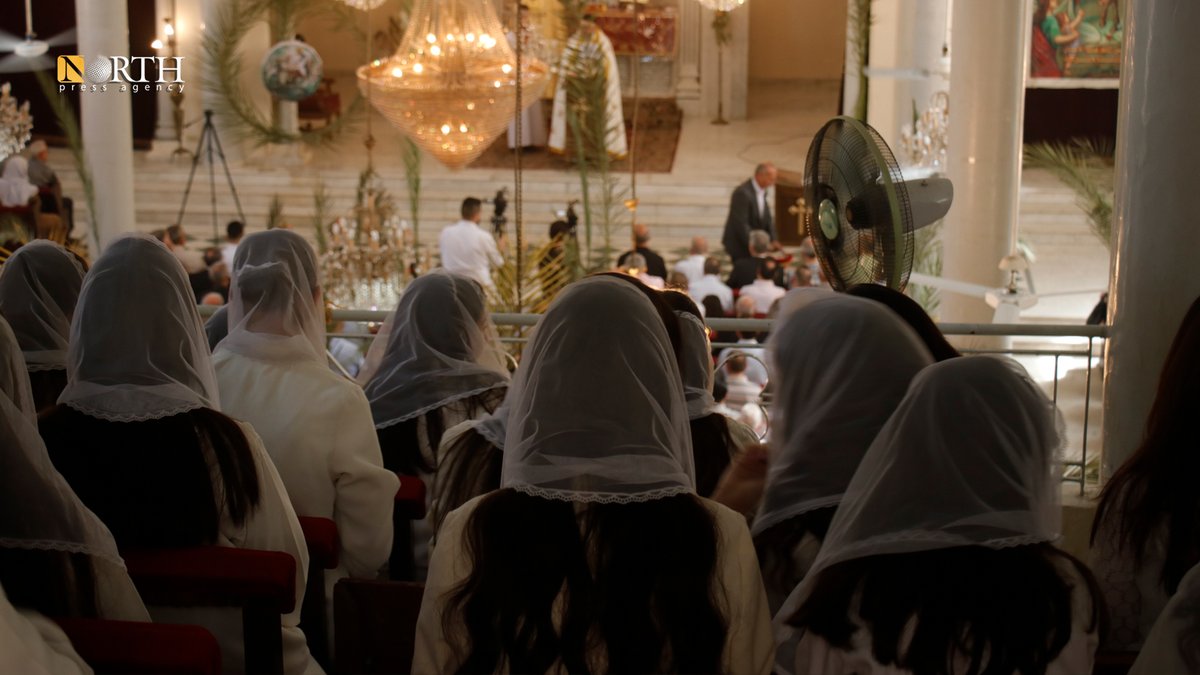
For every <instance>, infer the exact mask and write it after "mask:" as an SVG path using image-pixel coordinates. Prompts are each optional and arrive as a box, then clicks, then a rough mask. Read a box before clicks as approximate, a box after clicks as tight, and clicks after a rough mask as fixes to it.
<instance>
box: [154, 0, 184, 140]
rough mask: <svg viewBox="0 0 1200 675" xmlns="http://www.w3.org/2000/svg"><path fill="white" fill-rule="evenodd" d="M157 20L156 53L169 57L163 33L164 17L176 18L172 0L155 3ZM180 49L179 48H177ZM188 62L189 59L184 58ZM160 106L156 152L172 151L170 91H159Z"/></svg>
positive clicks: (173, 126) (169, 52)
mask: <svg viewBox="0 0 1200 675" xmlns="http://www.w3.org/2000/svg"><path fill="white" fill-rule="evenodd" d="M154 12H155V21H154V28H155V33H154V37H155V38H157V39H159V40H162V43H163V46H162V49H159V50H158V51H157V52H156V54H157V55H158V56H163V57H167V56H170V55H171V48H170V47H168V46H167V37H166V35H164V34H163V19H167V18H169V19H171V20H172V21H175V20H176V18H175V17H173V16H171V0H158V2H155V3H154ZM176 49H177V50H178V48H176ZM184 63H187V59H184ZM184 77H185V78H186V77H187V67H186V66H185V67H184ZM155 104H156V105H157V106H158V119H157V120H156V121H155V123H154V146H153V147H154V152H155V153H161V152H162V151H163V150H166V151H168V152H169V151H170V149H171V148H174V147H175V118H174V115H173V114H172V109H173V108H172V106H171V95H170V94H169V93H168V92H165V91H160V92H158V98H157V100H156V102H155Z"/></svg>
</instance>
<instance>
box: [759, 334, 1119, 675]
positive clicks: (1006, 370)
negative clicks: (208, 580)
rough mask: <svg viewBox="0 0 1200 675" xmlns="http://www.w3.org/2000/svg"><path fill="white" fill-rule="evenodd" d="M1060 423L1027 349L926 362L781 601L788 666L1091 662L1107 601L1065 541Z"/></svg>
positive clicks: (797, 669)
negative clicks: (1027, 364)
mask: <svg viewBox="0 0 1200 675" xmlns="http://www.w3.org/2000/svg"><path fill="white" fill-rule="evenodd" d="M1060 426H1061V420H1060V418H1059V417H1058V415H1057V412H1056V411H1055V410H1054V407H1053V404H1052V403H1051V402H1050V401H1049V400H1048V399H1047V398H1046V396H1045V395H1044V394H1042V392H1041V390H1040V389H1039V388H1038V386H1037V385H1036V384H1035V383H1034V382H1033V381H1032V380H1031V379H1030V378H1029V376H1028V375H1027V374H1025V372H1024V370H1023V369H1022V368H1021V367H1020V366H1019V365H1017V364H1016V363H1015V362H1012V361H1009V360H1006V359H999V358H993V357H988V356H974V357H966V358H960V359H951V360H948V361H943V362H941V363H938V364H935V365H932V366H930V367H928V368H926V369H925V370H924V371H922V372H921V373H920V374H919V375H917V377H916V379H915V380H913V383H912V387H911V388H910V389H909V390H908V394H907V395H906V396H905V397H904V400H903V401H902V402H901V403H900V406H899V407H898V408H897V409H896V412H895V414H893V415H892V417H891V419H889V420H888V422H887V424H886V425H885V426H884V427H883V429H882V430H880V432H879V435H878V436H877V437H876V438H875V441H874V442H873V443H872V444H871V448H870V450H868V451H867V453H866V455H865V456H864V457H863V458H862V462H861V463H860V464H859V466H858V470H857V472H855V474H854V478H853V480H851V481H850V484H849V486H847V487H846V490H845V495H844V496H843V497H842V501H841V505H840V506H839V507H838V510H837V514H836V515H835V516H834V517H833V521H832V523H831V524H830V526H829V532H828V534H827V536H826V537H825V542H824V544H823V545H822V547H821V553H820V555H819V556H818V557H817V560H816V562H815V563H814V564H813V567H812V569H811V570H810V571H809V573H808V575H807V576H806V577H805V578H804V581H803V582H802V583H801V584H800V585H799V586H798V587H797V588H796V590H795V591H794V592H793V593H792V594H791V596H789V598H788V600H787V602H786V603H784V606H783V608H782V609H781V610H780V611H779V614H778V615H777V616H776V623H777V624H779V625H780V626H781V628H785V629H791V630H790V632H789V631H788V630H783V631H781V637H782V638H785V639H783V640H782V641H781V645H780V649H779V651H778V653H777V657H776V662H777V671H779V672H787V673H794V674H796V675H799V674H800V673H822V674H825V675H838V674H840V673H847V674H848V673H909V672H911V673H979V674H980V675H993V674H994V675H1000V674H1004V675H1008V674H1010V673H1024V674H1027V675H1030V674H1034V673H1063V674H1066V673H1090V672H1091V671H1092V657H1093V654H1094V652H1095V649H1096V644H1097V641H1098V634H1099V632H1100V624H1101V623H1102V617H1103V604H1102V600H1101V599H1100V595H1099V590H1098V589H1097V588H1096V584H1095V581H1094V579H1092V576H1091V573H1090V572H1089V571H1088V569H1087V568H1086V567H1085V566H1084V565H1083V563H1081V562H1080V561H1078V560H1076V559H1075V558H1073V557H1071V555H1070V554H1068V553H1065V552H1063V551H1061V550H1059V549H1057V548H1055V546H1054V544H1053V542H1054V541H1055V540H1056V539H1057V538H1058V536H1059V530H1060V521H1061V518H1062V513H1061V505H1060V491H1061V489H1062V488H1061V482H1060V480H1061V464H1059V458H1058V456H1057V453H1058V450H1059V448H1060V447H1061V435H1060V432H1059V428H1060ZM793 647H794V650H793Z"/></svg>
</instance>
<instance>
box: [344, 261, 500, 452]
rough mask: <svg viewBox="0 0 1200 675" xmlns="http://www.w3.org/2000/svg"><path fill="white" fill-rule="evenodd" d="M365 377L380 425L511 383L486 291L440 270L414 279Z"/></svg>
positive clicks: (377, 340)
mask: <svg viewBox="0 0 1200 675" xmlns="http://www.w3.org/2000/svg"><path fill="white" fill-rule="evenodd" d="M358 381H359V382H360V383H365V387H364V389H365V390H366V393H367V398H368V399H369V400H370V401H371V414H372V416H373V417H374V419H375V426H376V428H379V429H383V428H385V427H389V426H392V425H394V424H399V423H401V422H404V421H405V420H409V419H412V418H414V417H416V416H418V415H421V414H424V413H426V412H428V411H430V410H435V409H437V408H440V407H441V406H443V405H446V404H447V403H451V402H453V401H458V400H460V399H464V398H468V397H470V396H474V395H476V394H479V393H482V392H485V391H489V390H492V389H497V388H500V387H504V386H507V385H508V370H507V368H506V367H505V362H504V352H503V350H502V349H501V347H500V341H499V338H498V336H497V334H496V326H495V325H494V324H493V323H492V320H491V316H490V315H489V314H488V311H487V301H486V299H485V298H484V295H483V288H482V287H480V285H479V284H478V283H477V282H475V281H473V280H471V279H469V278H467V277H464V276H462V275H459V274H453V273H451V272H446V271H445V270H440V269H439V270H434V271H432V272H428V273H426V274H423V275H421V276H420V277H418V278H417V279H414V280H413V282H412V283H411V284H409V285H408V288H406V289H404V294H403V295H402V296H400V302H399V304H397V305H396V310H395V311H394V312H392V314H391V316H389V317H388V319H387V321H386V322H385V323H384V325H383V329H382V330H380V331H379V335H377V336H376V337H375V342H373V343H372V344H371V348H370V349H369V350H368V351H367V360H366V362H365V363H364V364H363V370H362V372H361V373H360V374H359V376H358Z"/></svg>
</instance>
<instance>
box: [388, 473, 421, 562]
mask: <svg viewBox="0 0 1200 675" xmlns="http://www.w3.org/2000/svg"><path fill="white" fill-rule="evenodd" d="M396 477H397V478H399V479H400V489H398V490H396V502H395V505H394V506H393V508H392V555H391V557H390V558H388V576H389V577H390V578H391V579H392V580H393V581H412V580H413V578H414V576H415V575H416V563H415V561H414V560H413V533H412V522H411V521H414V520H421V519H422V518H424V517H425V481H423V480H421V479H420V478H417V477H416V476H405V475H403V474H396Z"/></svg>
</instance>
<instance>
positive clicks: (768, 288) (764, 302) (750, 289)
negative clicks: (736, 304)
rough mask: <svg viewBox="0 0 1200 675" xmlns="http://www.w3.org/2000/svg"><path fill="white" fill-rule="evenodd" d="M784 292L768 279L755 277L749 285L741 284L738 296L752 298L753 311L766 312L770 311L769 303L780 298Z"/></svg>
mask: <svg viewBox="0 0 1200 675" xmlns="http://www.w3.org/2000/svg"><path fill="white" fill-rule="evenodd" d="M784 293H787V291H785V290H784V289H782V288H780V287H778V286H776V285H775V282H774V281H771V280H770V279H755V280H754V283H752V284H750V285H749V286H742V290H740V291H738V297H748V298H754V311H755V312H756V313H758V314H766V313H767V312H769V311H771V304H772V303H774V302H775V301H776V300H778V299H779V298H782V297H783V295H784Z"/></svg>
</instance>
